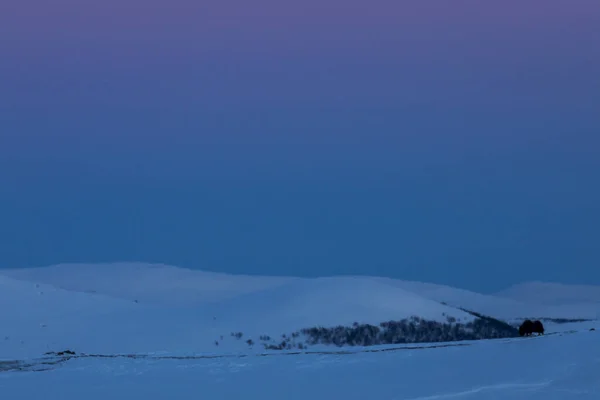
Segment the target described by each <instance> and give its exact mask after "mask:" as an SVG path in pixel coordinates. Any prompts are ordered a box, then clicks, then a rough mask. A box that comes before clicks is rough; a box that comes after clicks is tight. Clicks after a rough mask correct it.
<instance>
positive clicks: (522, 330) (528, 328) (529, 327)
mask: <svg viewBox="0 0 600 400" xmlns="http://www.w3.org/2000/svg"><path fill="white" fill-rule="evenodd" d="M532 333H533V321H531V320H530V319H526V320H525V321H523V323H522V324H521V326H520V327H519V335H521V336H531V334H532Z"/></svg>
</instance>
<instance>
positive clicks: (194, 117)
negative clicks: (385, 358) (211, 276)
mask: <svg viewBox="0 0 600 400" xmlns="http://www.w3.org/2000/svg"><path fill="white" fill-rule="evenodd" d="M599 71H600V3H599V2H598V1H597V0H530V1H522V0H520V1H513V0H509V1H501V2H500V1H499V2H484V1H479V0H477V1H475V0H469V1H465V0H456V1H441V0H434V1H410V2H409V1H398V0H369V1H366V0H362V1H358V0H344V1H342V0H303V1H298V0H296V1H294V2H289V1H286V0H255V1H247V0H219V1H213V2H202V1H197V0H169V1H166V0H145V1H142V0H104V1H96V2H91V1H82V0H57V1H53V2H49V1H42V0H8V2H6V1H4V2H2V5H0V267H26V266H40V265H49V264H55V263H60V262H100V261H128V260H132V261H149V262H163V263H168V264H174V265H179V266H185V267H191V268H201V269H208V270H215V271H225V272H233V273H249V274H278V275H300V276H319V275H337V274H367V275H380V276H390V277H395V278H402V279H414V280H423V281H430V282H436V283H445V284H450V285H455V286H460V287H464V288H468V289H474V290H479V291H493V290H498V289H501V288H503V287H505V286H507V285H510V284H512V283H516V282H521V281H527V280H543V281H558V282H567V283H595V284H600V252H599V244H600V229H599V226H600V206H599V205H600V73H599Z"/></svg>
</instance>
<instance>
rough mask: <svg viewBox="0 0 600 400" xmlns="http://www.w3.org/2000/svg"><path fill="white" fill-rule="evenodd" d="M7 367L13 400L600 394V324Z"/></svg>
mask: <svg viewBox="0 0 600 400" xmlns="http://www.w3.org/2000/svg"><path fill="white" fill-rule="evenodd" d="M55 368H56V369H54V370H49V371H45V372H38V373H24V372H4V373H3V372H0V393H1V394H2V396H3V398H7V399H11V400H37V399H63V400H75V399H89V400H106V399H112V400H121V399H123V400H131V399H144V400H162V399H177V400H179V399H199V398H201V399H207V400H234V399H235V400H237V399H287V400H307V399H318V400H321V399H323V400H326V399H327V400H330V399H345V400H363V399H370V398H376V399H386V400H444V399H464V400H506V399H511V400H525V399H527V400H572V399H581V400H597V399H598V398H600V379H598V371H599V370H600V337H599V336H598V333H597V332H589V331H586V332H581V333H577V334H570V335H564V336H559V335H555V336H546V337H542V338H530V339H520V338H519V339H514V340H511V341H503V340H497V341H480V342H477V343H476V344H474V345H472V346H466V347H449V348H435V349H419V350H399V351H386V352H378V353H356V354H348V355H338V354H328V355H327V354H318V355H295V356H272V357H244V358H213V359H206V358H205V359H188V360H169V359H163V360H157V359H128V358H115V359H110V358H108V359H107V358H88V359H78V360H71V361H68V362H66V363H64V364H61V365H58V366H55Z"/></svg>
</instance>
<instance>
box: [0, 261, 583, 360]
mask: <svg viewBox="0 0 600 400" xmlns="http://www.w3.org/2000/svg"><path fill="white" fill-rule="evenodd" d="M0 278H1V279H0V306H2V308H1V310H0V316H1V317H2V320H3V321H5V322H6V323H5V324H3V326H1V327H0V358H4V359H6V358H12V359H14V358H28V357H35V356H39V355H40V354H43V353H45V352H47V351H60V350H64V349H67V348H69V349H75V350H77V351H83V352H87V353H98V354H100V353H104V354H115V353H153V352H163V353H179V354H196V353H227V352H252V351H254V352H257V351H261V350H262V347H261V346H262V345H263V344H265V343H267V342H265V343H262V342H260V340H259V338H261V337H265V336H267V337H269V338H270V339H269V340H270V341H269V342H268V343H271V342H273V343H277V342H278V341H280V339H279V338H281V337H282V335H290V334H292V333H294V332H298V331H299V330H301V329H304V328H311V327H318V326H323V327H334V326H339V325H342V326H351V325H352V324H355V323H357V324H371V325H374V326H378V325H379V324H380V323H382V322H385V321H391V320H392V321H398V320H402V319H407V318H410V317H412V316H417V317H420V318H422V319H424V320H428V321H437V322H438V323H444V322H446V321H447V320H448V318H452V319H455V320H457V321H458V322H461V323H468V322H471V321H474V319H475V317H473V315H471V314H469V313H466V312H464V311H462V310H461V309H459V308H458V307H462V308H465V309H468V310H472V311H477V312H481V313H484V314H487V315H491V316H499V317H501V318H506V319H509V318H510V317H517V318H518V317H520V316H529V314H528V315H525V314H524V313H526V312H527V313H528V312H532V311H531V310H533V309H535V308H536V307H537V308H538V310H539V313H540V314H539V315H540V316H549V317H573V318H575V317H579V318H581V317H582V315H581V314H580V313H578V312H577V310H574V314H569V313H568V311H569V310H568V309H561V310H559V311H560V312H558V313H557V310H558V308H556V306H552V307H545V306H539V305H535V306H532V307H533V308H531V309H527V306H526V305H525V304H524V303H522V302H518V301H515V300H510V299H502V298H496V297H494V296H486V295H481V294H477V293H473V292H468V291H465V290H461V289H455V288H450V287H446V286H441V285H432V284H426V283H418V282H405V281H398V280H393V279H385V278H374V277H330V278H316V279H300V278H287V277H256V276H235V275H227V274H218V273H208V272H203V271H192V270H187V269H183V268H176V267H171V266H164V265H147V264H141V263H116V264H88V265H68V264H64V265H58V266H52V267H45V268H32V269H20V270H1V271H0ZM442 302H447V303H448V305H445V304H442ZM559 308H560V307H559ZM524 309H525V310H527V311H523V310H524ZM491 311H494V312H491ZM552 313H554V314H552ZM233 333H239V337H234V336H232V334H233ZM249 340H250V342H252V343H249V342H248V341H249ZM254 344H256V346H254Z"/></svg>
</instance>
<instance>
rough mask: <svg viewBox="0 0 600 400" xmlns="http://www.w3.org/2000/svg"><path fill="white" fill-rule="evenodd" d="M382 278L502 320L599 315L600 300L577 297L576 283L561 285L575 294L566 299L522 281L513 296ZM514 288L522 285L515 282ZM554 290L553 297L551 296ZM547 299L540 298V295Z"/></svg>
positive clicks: (591, 289)
mask: <svg viewBox="0 0 600 400" xmlns="http://www.w3.org/2000/svg"><path fill="white" fill-rule="evenodd" d="M378 279H379V280H381V281H384V282H389V283H390V284H391V285H393V286H396V287H399V288H402V289H405V290H409V291H412V292H414V293H417V294H419V295H421V296H423V297H426V298H429V299H432V300H435V301H439V302H443V303H446V304H448V305H450V306H454V307H461V308H465V309H468V310H472V311H476V312H479V313H482V314H485V315H491V316H494V317H496V318H501V319H503V320H515V319H522V318H541V317H544V318H567V319H575V318H583V319H597V318H598V317H599V316H600V307H599V305H600V303H596V302H593V301H588V300H589V299H591V297H588V298H585V297H583V296H582V297H577V292H578V290H579V288H578V287H576V286H569V285H560V288H561V289H562V290H563V292H564V293H565V294H567V293H568V294H570V295H571V296H574V297H571V298H576V299H577V300H578V301H577V302H569V301H566V300H568V298H567V296H566V295H562V296H561V293H558V292H557V291H552V292H544V291H543V290H540V291H538V290H537V289H538V288H537V287H531V286H529V285H523V286H522V287H523V288H525V290H524V291H521V290H518V291H517V290H515V291H513V292H512V293H515V295H514V296H511V295H508V292H502V293H501V294H498V295H484V294H480V293H476V292H471V291H468V290H464V289H458V288H453V287H449V286H444V285H437V284H433V283H424V282H412V281H401V280H394V279H388V278H378ZM515 287H516V288H518V287H521V286H515ZM588 289H589V290H590V291H593V290H596V291H598V290H599V289H600V287H593V286H591V287H589V288H588ZM517 292H518V293H519V294H521V293H531V295H528V296H524V295H517ZM554 294H556V296H557V297H556V299H558V300H554V301H551V300H553V299H554V298H553V297H552V296H553V295H554ZM544 298H546V299H548V300H547V301H540V299H544Z"/></svg>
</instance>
